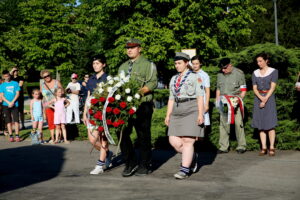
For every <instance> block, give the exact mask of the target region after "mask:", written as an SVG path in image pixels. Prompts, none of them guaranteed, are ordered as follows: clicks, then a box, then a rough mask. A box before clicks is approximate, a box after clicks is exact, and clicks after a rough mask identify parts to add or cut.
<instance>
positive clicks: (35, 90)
mask: <svg viewBox="0 0 300 200" xmlns="http://www.w3.org/2000/svg"><path fill="white" fill-rule="evenodd" d="M35 92H38V93H39V98H38V99H42V93H41V91H40V90H39V89H37V88H35V89H33V90H32V92H31V95H32V96H33V95H34V93H35Z"/></svg>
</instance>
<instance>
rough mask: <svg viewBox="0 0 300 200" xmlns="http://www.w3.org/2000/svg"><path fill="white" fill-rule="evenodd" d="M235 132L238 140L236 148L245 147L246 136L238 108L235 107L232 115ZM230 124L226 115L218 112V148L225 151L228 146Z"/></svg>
mask: <svg viewBox="0 0 300 200" xmlns="http://www.w3.org/2000/svg"><path fill="white" fill-rule="evenodd" d="M234 122H235V124H234V126H235V134H236V139H237V142H238V146H237V149H246V138H245V131H244V123H243V118H242V114H241V111H240V108H237V110H236V112H235V115H234ZM229 136H230V124H228V123H227V115H226V116H224V115H222V114H220V138H219V145H220V150H222V151H226V150H228V148H229Z"/></svg>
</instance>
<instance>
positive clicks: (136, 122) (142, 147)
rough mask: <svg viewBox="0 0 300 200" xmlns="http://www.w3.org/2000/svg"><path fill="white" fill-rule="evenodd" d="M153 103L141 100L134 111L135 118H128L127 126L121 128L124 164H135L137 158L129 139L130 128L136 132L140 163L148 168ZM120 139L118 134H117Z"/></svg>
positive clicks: (149, 163)
mask: <svg viewBox="0 0 300 200" xmlns="http://www.w3.org/2000/svg"><path fill="white" fill-rule="evenodd" d="M152 113H153V103H152V102H143V103H142V104H141V105H140V106H139V108H138V109H137V112H136V119H132V118H131V119H130V120H129V122H128V126H127V127H126V128H125V129H124V130H123V133H122V134H123V135H122V139H121V144H120V147H121V152H122V156H123V159H124V161H125V165H126V166H135V165H136V164H138V159H137V158H136V155H135V150H134V146H133V143H132V141H131V139H130V135H131V133H132V128H133V127H135V130H136V133H137V145H138V147H139V148H138V149H139V151H140V163H139V164H140V165H142V166H144V167H146V168H149V167H150V165H151V119H152ZM119 139H120V135H119Z"/></svg>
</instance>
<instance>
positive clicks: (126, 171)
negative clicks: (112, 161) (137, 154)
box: [122, 165, 138, 177]
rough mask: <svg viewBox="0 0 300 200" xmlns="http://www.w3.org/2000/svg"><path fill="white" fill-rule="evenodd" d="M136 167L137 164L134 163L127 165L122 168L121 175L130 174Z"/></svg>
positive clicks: (127, 175)
mask: <svg viewBox="0 0 300 200" xmlns="http://www.w3.org/2000/svg"><path fill="white" fill-rule="evenodd" d="M137 169H138V165H134V166H131V165H128V166H126V167H125V169H124V170H123V172H122V176H123V177H129V176H132V175H133V174H134V173H135V172H136V170H137Z"/></svg>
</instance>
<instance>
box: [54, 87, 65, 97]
mask: <svg viewBox="0 0 300 200" xmlns="http://www.w3.org/2000/svg"><path fill="white" fill-rule="evenodd" d="M58 90H61V91H62V96H64V94H65V90H64V88H62V87H58V88H55V90H54V94H55V96H56V95H57V91H58Z"/></svg>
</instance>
